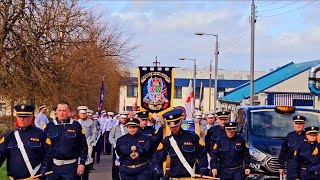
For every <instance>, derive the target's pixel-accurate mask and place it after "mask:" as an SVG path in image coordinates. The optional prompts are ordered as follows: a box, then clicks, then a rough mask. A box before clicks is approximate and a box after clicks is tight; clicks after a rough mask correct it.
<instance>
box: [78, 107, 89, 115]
mask: <svg viewBox="0 0 320 180" xmlns="http://www.w3.org/2000/svg"><path fill="white" fill-rule="evenodd" d="M77 109H78V110H79V113H81V114H82V113H87V111H88V107H87V106H79V107H77Z"/></svg>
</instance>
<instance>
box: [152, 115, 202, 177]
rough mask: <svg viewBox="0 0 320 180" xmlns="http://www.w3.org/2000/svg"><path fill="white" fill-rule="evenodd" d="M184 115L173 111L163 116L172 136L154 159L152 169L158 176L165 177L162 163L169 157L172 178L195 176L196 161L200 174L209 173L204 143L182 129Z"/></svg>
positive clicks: (160, 145) (161, 144)
mask: <svg viewBox="0 0 320 180" xmlns="http://www.w3.org/2000/svg"><path fill="white" fill-rule="evenodd" d="M183 113H184V112H183V110H182V109H173V110H171V111H169V112H167V113H165V114H163V118H164V119H165V120H166V123H167V125H168V126H169V127H170V130H171V135H170V136H167V137H166V138H165V139H164V140H163V141H162V143H160V144H159V146H158V148H157V152H156V153H155V155H154V156H153V159H152V169H153V170H154V172H155V174H157V175H158V176H163V169H162V163H163V162H164V161H165V160H166V158H167V155H169V156H170V174H169V176H170V177H171V178H179V177H190V176H191V177H193V176H195V171H194V168H193V167H194V166H195V163H196V160H198V162H199V171H200V172H199V173H200V174H201V175H206V174H207V173H208V168H207V167H208V160H207V153H206V149H205V147H204V144H203V142H202V141H201V140H200V138H199V136H198V135H196V134H194V133H192V132H190V131H186V130H183V129H182V128H181V124H182V118H183Z"/></svg>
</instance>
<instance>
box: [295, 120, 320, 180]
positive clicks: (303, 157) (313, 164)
mask: <svg viewBox="0 0 320 180" xmlns="http://www.w3.org/2000/svg"><path fill="white" fill-rule="evenodd" d="M305 132H306V137H307V141H303V142H302V143H300V145H299V146H298V148H297V149H296V150H295V152H294V163H293V165H295V166H296V167H295V168H293V169H294V170H296V172H294V174H296V177H295V179H301V180H318V179H319V178H320V157H319V156H320V155H319V148H320V147H319V144H318V142H317V136H318V133H319V127H315V126H311V127H307V128H305Z"/></svg>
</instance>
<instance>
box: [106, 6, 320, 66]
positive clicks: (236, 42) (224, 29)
mask: <svg viewBox="0 0 320 180" xmlns="http://www.w3.org/2000/svg"><path fill="white" fill-rule="evenodd" d="M108 3H109V5H110V4H113V2H112V3H111V2H108ZM280 4H281V3H279V4H275V5H274V7H272V8H276V7H278V6H283V5H284V4H285V2H284V4H282V5H280ZM111 7H112V6H111ZM269 8H271V7H269ZM318 8H319V3H317V4H313V6H312V7H310V9H308V8H305V9H304V10H303V11H297V12H295V13H292V14H288V15H286V16H276V17H272V18H262V17H261V18H260V17H259V16H258V18H257V23H256V31H255V66H256V69H257V70H269V69H271V68H275V67H277V66H282V65H284V64H286V63H288V62H290V61H295V62H303V61H308V60H314V59H320V57H319V55H318V49H317V48H318V45H317V44H318V43H319V41H320V22H319V21H318V17H319V11H318ZM115 9H117V10H115V11H113V12H111V13H110V14H105V16H106V17H107V18H110V17H111V18H112V19H117V20H118V22H119V23H120V24H121V25H122V26H126V27H128V29H130V30H131V31H132V32H133V33H134V34H135V42H136V43H137V44H138V45H140V48H139V50H138V52H137V54H140V57H139V59H137V60H136V61H135V62H136V65H151V64H152V61H154V59H155V56H158V59H159V60H160V62H161V65H176V66H180V67H190V68H191V67H192V62H183V63H182V62H180V61H178V60H177V59H178V58H180V57H188V58H196V59H197V64H198V65H199V67H208V65H209V62H210V60H211V59H214V54H213V53H214V47H215V38H214V37H212V36H211V37H210V36H195V35H194V33H195V32H206V33H213V34H219V43H220V44H219V45H220V46H219V48H220V54H219V68H223V69H237V70H249V67H250V48H251V46H250V24H249V16H248V15H249V14H250V3H247V4H244V3H243V2H236V1H233V2H232V3H230V2H228V3H226V2H222V1H219V2H216V1H204V2H195V1H173V2H171V1H170V2H169V1H161V2H158V1H130V2H127V3H126V4H121V8H115ZM266 9H267V7H266ZM109 10H112V9H111V8H110V9H109ZM258 15H259V14H258Z"/></svg>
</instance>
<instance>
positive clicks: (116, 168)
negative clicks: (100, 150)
mask: <svg viewBox="0 0 320 180" xmlns="http://www.w3.org/2000/svg"><path fill="white" fill-rule="evenodd" d="M115 161H116V149H115V148H113V153H112V180H120V173H119V166H116V165H115Z"/></svg>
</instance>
